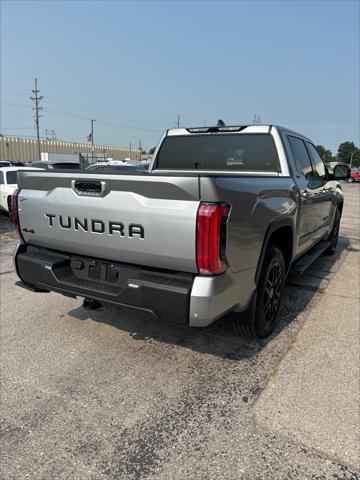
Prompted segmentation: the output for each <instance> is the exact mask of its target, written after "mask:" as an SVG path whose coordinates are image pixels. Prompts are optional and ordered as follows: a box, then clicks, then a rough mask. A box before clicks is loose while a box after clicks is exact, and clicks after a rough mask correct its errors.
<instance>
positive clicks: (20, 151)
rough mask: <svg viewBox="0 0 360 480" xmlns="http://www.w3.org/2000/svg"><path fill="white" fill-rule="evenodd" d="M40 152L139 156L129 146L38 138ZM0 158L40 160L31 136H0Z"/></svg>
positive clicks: (121, 158)
mask: <svg viewBox="0 0 360 480" xmlns="http://www.w3.org/2000/svg"><path fill="white" fill-rule="evenodd" d="M40 150H41V152H48V153H74V154H79V153H81V154H83V155H85V156H89V155H92V153H94V154H95V155H96V156H99V155H101V156H104V157H111V158H113V159H114V160H124V159H125V158H127V157H129V156H130V155H131V158H132V159H134V160H137V159H139V158H140V149H138V148H132V149H131V151H130V149H129V147H112V146H109V145H94V146H93V147H92V145H91V144H89V143H72V142H62V141H58V140H40ZM0 160H9V161H10V162H22V163H28V162H33V161H37V160H40V159H39V153H38V144H37V140H34V139H31V138H17V137H3V136H0Z"/></svg>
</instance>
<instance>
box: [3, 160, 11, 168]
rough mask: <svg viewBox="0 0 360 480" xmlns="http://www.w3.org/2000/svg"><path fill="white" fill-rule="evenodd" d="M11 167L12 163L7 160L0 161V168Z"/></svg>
mask: <svg viewBox="0 0 360 480" xmlns="http://www.w3.org/2000/svg"><path fill="white" fill-rule="evenodd" d="M11 166H12V163H11V162H8V161H7V160H1V161H0V168H2V167H11Z"/></svg>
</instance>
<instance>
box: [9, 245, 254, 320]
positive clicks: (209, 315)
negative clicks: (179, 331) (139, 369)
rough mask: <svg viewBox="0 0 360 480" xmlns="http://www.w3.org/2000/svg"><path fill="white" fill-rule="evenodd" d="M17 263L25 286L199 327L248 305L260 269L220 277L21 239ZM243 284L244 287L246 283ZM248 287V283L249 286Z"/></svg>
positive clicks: (16, 258)
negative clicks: (112, 259) (63, 249)
mask: <svg viewBox="0 0 360 480" xmlns="http://www.w3.org/2000/svg"><path fill="white" fill-rule="evenodd" d="M14 262H15V268H16V271H17V274H18V276H19V277H20V279H21V280H22V282H23V283H24V286H26V287H28V288H31V289H32V290H34V291H38V292H41V291H42V292H48V291H54V292H58V293H62V294H63V295H68V296H71V297H77V296H79V297H87V298H93V299H95V300H98V301H99V302H100V303H102V304H113V305H114V304H115V305H126V306H129V307H134V308H139V309H142V310H147V311H150V312H152V313H154V314H155V315H156V316H158V317H160V318H163V319H166V320H169V321H173V322H177V323H182V324H187V325H190V326H194V327H203V326H206V325H209V324H210V323H212V322H213V321H215V320H216V319H217V318H219V317H220V316H222V315H223V314H224V313H226V312H228V311H230V310H234V309H237V310H243V309H245V308H246V306H247V304H248V302H249V300H250V297H251V294H252V292H253V290H254V284H253V282H251V281H250V278H251V275H252V278H254V273H255V272H253V274H252V273H251V271H249V270H247V271H246V272H240V273H238V274H236V275H235V274H232V273H231V272H230V271H228V272H226V273H225V274H223V275H219V276H215V277H214V276H208V277H206V276H200V275H198V276H196V275H194V274H191V273H183V272H170V271H165V270H156V269H150V268H146V267H142V266H138V265H130V264H126V263H119V262H110V261H106V260H101V259H94V258H89V257H84V256H80V255H72V254H68V253H64V252H58V251H54V250H50V249H46V248H43V247H35V246H32V245H27V244H19V245H18V246H17V248H16V250H15V252H14ZM240 284H241V288H240ZM244 286H245V287H244Z"/></svg>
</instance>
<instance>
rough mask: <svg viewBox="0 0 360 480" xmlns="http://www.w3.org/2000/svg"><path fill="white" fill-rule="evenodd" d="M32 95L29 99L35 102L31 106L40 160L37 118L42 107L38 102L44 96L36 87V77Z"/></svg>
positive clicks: (38, 123)
mask: <svg viewBox="0 0 360 480" xmlns="http://www.w3.org/2000/svg"><path fill="white" fill-rule="evenodd" d="M32 93H33V95H34V96H33V97H30V100H32V101H33V102H34V104H35V106H34V107H33V111H34V117H35V128H36V136H37V144H38V153H39V160H41V148H40V122H39V119H40V117H41V115H40V114H39V112H40V111H41V110H42V109H43V107H40V106H39V105H40V102H41V100H42V99H43V98H44V97H43V96H42V95H39V93H40V90H38V88H37V78H35V88H34V89H33V90H32Z"/></svg>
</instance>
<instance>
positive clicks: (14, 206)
mask: <svg viewBox="0 0 360 480" xmlns="http://www.w3.org/2000/svg"><path fill="white" fill-rule="evenodd" d="M19 192H20V190H15V192H14V193H13V194H12V196H11V213H12V221H13V224H14V229H15V233H16V236H17V237H18V238H19V239H20V240H21V241H22V242H23V241H24V239H23V238H22V235H21V228H20V221H19V205H18V195H19Z"/></svg>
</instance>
